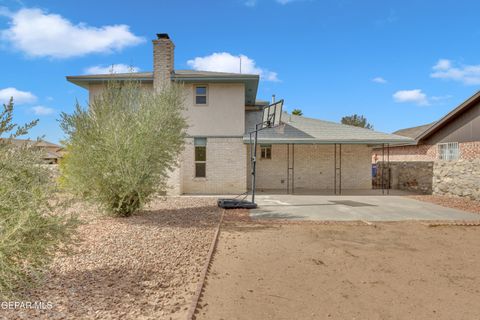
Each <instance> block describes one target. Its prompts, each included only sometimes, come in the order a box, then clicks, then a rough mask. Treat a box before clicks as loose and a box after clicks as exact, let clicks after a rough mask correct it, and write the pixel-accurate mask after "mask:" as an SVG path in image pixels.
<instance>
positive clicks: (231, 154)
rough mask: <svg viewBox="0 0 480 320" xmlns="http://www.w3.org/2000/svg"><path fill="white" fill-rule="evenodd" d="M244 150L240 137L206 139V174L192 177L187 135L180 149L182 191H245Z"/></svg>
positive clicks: (190, 142)
mask: <svg viewBox="0 0 480 320" xmlns="http://www.w3.org/2000/svg"><path fill="white" fill-rule="evenodd" d="M246 157H247V155H246V149H245V145H244V144H243V141H242V139H241V138H207V164H206V177H205V178H195V149H194V145H193V138H188V139H187V143H186V146H185V151H184V152H183V161H182V166H181V172H182V178H183V181H182V193H184V194H240V193H243V192H245V191H246V177H247V164H246V161H245V159H246Z"/></svg>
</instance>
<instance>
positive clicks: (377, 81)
mask: <svg viewBox="0 0 480 320" xmlns="http://www.w3.org/2000/svg"><path fill="white" fill-rule="evenodd" d="M372 81H373V82H375V83H382V84H383V83H387V80H385V79H383V78H382V77H375V78H373V79H372Z"/></svg>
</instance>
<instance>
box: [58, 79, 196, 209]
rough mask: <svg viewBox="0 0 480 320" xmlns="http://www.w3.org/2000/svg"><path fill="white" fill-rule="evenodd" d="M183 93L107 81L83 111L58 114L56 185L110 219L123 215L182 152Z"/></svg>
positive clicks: (163, 178) (162, 183)
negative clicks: (63, 151)
mask: <svg viewBox="0 0 480 320" xmlns="http://www.w3.org/2000/svg"><path fill="white" fill-rule="evenodd" d="M183 104H184V98H183V90H182V88H181V87H179V86H177V85H174V84H172V85H169V86H167V87H165V88H163V89H162V91H161V92H154V91H149V90H146V89H144V88H142V87H141V85H140V84H139V83H138V82H135V81H125V82H122V83H120V82H114V81H112V82H109V83H107V85H106V87H105V88H104V90H102V91H101V92H100V93H99V94H98V95H97V96H96V97H95V98H94V99H93V101H92V102H91V103H90V105H89V108H88V109H84V108H82V107H80V106H79V105H78V103H77V106H76V109H75V111H74V113H73V114H71V115H67V114H65V113H63V114H62V120H61V126H62V129H63V130H64V132H65V133H66V136H67V140H66V145H67V156H66V157H65V158H64V159H63V160H62V162H61V165H60V169H61V174H62V177H61V181H62V185H63V186H64V187H65V188H67V189H68V190H71V191H72V192H73V193H75V194H77V195H80V196H82V197H83V198H84V199H90V200H93V201H95V202H96V203H98V204H100V205H101V206H102V207H103V208H104V209H106V210H107V212H110V213H112V214H113V215H116V216H129V215H131V214H132V213H133V212H134V211H135V210H137V209H139V208H141V207H142V206H143V205H144V204H145V203H147V202H148V201H149V199H150V198H151V197H152V196H153V195H154V194H155V193H157V192H164V191H165V190H166V187H167V186H166V182H167V176H168V172H169V171H170V170H172V169H173V168H174V167H175V165H176V159H177V156H178V155H179V153H180V152H181V151H182V149H183V144H184V139H185V135H186V133H185V132H186V128H187V124H186V120H185V119H184V117H183V116H182V111H183V108H184V107H183Z"/></svg>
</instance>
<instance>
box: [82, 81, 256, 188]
mask: <svg viewBox="0 0 480 320" xmlns="http://www.w3.org/2000/svg"><path fill="white" fill-rule="evenodd" d="M103 88H104V85H102V84H99V85H91V86H90V99H93V98H94V97H95V95H96V94H98V93H99V92H100V91H101V90H102V89H103ZM144 88H146V89H147V90H153V86H152V85H148V84H145V85H144ZM184 88H185V107H186V110H185V113H184V114H185V117H186V118H187V121H188V124H189V128H188V130H187V133H188V135H189V136H190V138H188V139H187V141H186V146H185V150H184V152H183V153H182V154H181V155H180V158H179V159H180V160H179V164H180V165H179V167H178V168H176V169H175V170H174V171H173V172H171V173H170V175H169V179H168V185H169V187H170V188H169V189H168V191H167V193H168V194H169V195H178V194H238V193H242V192H245V191H246V176H247V172H246V161H245V159H246V158H247V156H246V149H245V145H244V144H243V141H242V136H243V133H244V128H245V92H244V90H245V87H244V85H243V84H215V83H209V84H208V104H207V105H206V106H203V105H202V106H197V105H195V104H194V88H195V87H194V85H192V84H185V85H184ZM193 137H207V165H206V168H207V169H206V170H207V177H206V178H195V177H194V175H195V169H194V168H195V162H194V147H193Z"/></svg>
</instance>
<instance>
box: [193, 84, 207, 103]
mask: <svg viewBox="0 0 480 320" xmlns="http://www.w3.org/2000/svg"><path fill="white" fill-rule="evenodd" d="M195 104H199V105H202V104H205V105H206V104H207V86H205V85H202V86H195Z"/></svg>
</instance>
